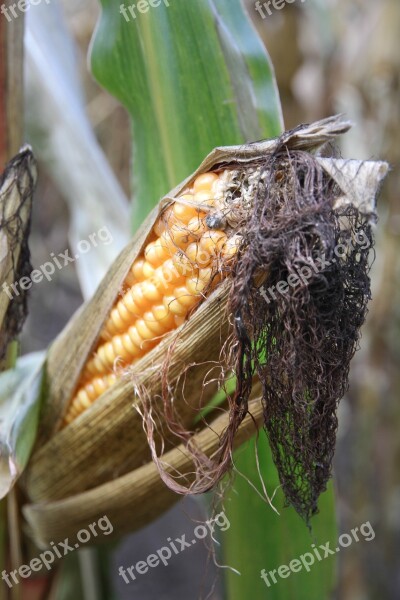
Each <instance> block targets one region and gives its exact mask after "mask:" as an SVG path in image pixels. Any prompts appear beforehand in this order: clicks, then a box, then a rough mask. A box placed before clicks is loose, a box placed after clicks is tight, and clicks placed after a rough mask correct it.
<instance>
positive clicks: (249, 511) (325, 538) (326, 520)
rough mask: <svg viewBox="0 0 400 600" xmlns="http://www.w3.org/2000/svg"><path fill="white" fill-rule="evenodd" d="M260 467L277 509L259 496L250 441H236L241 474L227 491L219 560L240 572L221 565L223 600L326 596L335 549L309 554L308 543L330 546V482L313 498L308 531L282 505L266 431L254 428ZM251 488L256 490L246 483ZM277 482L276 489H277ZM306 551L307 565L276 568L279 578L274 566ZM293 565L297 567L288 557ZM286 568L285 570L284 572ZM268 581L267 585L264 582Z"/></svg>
mask: <svg viewBox="0 0 400 600" xmlns="http://www.w3.org/2000/svg"><path fill="white" fill-rule="evenodd" d="M257 451H258V458H259V465H260V472H261V473H262V476H263V480H264V482H265V486H266V489H267V492H268V495H269V497H270V498H272V497H273V495H274V492H275V490H277V491H276V495H275V496H274V497H273V501H272V502H273V505H274V507H275V508H277V510H278V511H279V513H280V514H279V515H278V514H277V513H276V512H275V511H274V510H273V509H272V508H271V506H270V505H269V504H268V503H266V500H265V499H263V498H262V497H260V495H261V496H263V491H262V486H261V484H260V478H259V475H258V473H257V467H256V444H255V440H254V439H253V440H252V441H251V442H249V443H247V444H246V445H244V446H242V447H241V448H240V449H239V450H238V451H237V452H236V453H235V457H234V461H235V467H236V469H237V470H238V472H239V473H240V474H242V476H241V475H239V474H238V475H237V476H236V478H235V482H234V486H233V489H232V490H231V492H230V493H229V495H228V496H227V498H226V500H225V503H224V506H225V513H226V515H227V517H228V519H229V521H230V523H231V526H230V528H229V529H228V530H227V531H226V532H225V535H224V547H223V550H224V564H225V565H229V566H230V567H232V568H234V569H236V570H237V571H239V573H240V575H237V574H236V573H233V572H232V571H227V576H226V582H227V589H228V598H229V600H242V599H243V598H252V599H258V598H268V600H322V599H323V598H329V597H330V594H331V592H332V591H333V587H334V579H335V564H336V562H335V561H336V557H335V555H330V556H329V557H328V558H323V557H324V552H323V551H322V550H320V556H321V558H322V560H319V559H318V557H317V555H316V554H314V548H313V547H312V544H315V546H316V549H317V550H318V545H319V544H324V545H325V544H326V543H327V542H329V543H330V548H332V549H335V548H336V543H337V527H336V519H335V510H334V495H333V489H332V487H333V486H332V485H330V486H329V489H328V491H327V492H325V493H324V494H323V495H322V496H321V497H320V501H319V509H320V513H319V514H318V515H316V516H315V517H314V518H313V519H312V521H311V532H310V531H309V530H308V529H307V527H306V526H305V524H304V521H303V520H302V519H301V518H300V517H299V516H298V514H297V513H296V512H295V510H294V509H293V508H291V507H285V506H284V498H283V493H282V491H281V489H280V488H279V478H278V474H277V471H276V468H275V466H274V464H273V461H272V456H271V451H270V449H269V445H268V440H267V436H266V434H265V433H264V432H263V431H262V432H260V435H259V439H258V442H257ZM246 478H248V479H249V480H250V481H251V483H252V484H253V485H254V486H255V487H256V488H257V490H258V492H259V493H260V495H258V494H257V493H256V492H255V490H254V488H253V487H251V485H250V483H249V482H248V481H247V480H246ZM277 488H279V489H277ZM305 553H311V554H310V555H309V556H308V557H306V558H305V559H304V560H305V562H307V561H309V562H310V563H311V562H312V560H314V563H313V564H311V565H310V566H309V570H308V571H307V570H306V568H305V567H304V566H303V563H301V562H300V564H301V570H299V571H298V572H291V571H289V570H285V569H282V572H283V573H284V575H286V576H285V577H284V578H281V577H279V575H278V574H277V572H276V570H277V569H278V568H279V567H280V566H282V565H289V563H290V562H291V561H293V560H295V559H297V560H299V559H300V557H301V555H304V554H305ZM293 566H294V569H295V570H296V569H299V565H298V564H297V563H293ZM262 569H265V571H266V572H267V574H268V573H269V572H270V571H274V570H275V573H274V574H273V576H271V575H267V583H266V582H265V581H264V580H263V579H262V578H261V570H262ZM287 573H289V575H288V576H287ZM273 577H275V579H276V583H274V580H273ZM268 584H269V585H268Z"/></svg>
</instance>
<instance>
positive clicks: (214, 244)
mask: <svg viewBox="0 0 400 600" xmlns="http://www.w3.org/2000/svg"><path fill="white" fill-rule="evenodd" d="M227 239H228V238H227V235H226V234H225V233H224V232H223V231H220V230H218V229H215V230H211V231H206V232H205V234H204V235H203V236H202V238H201V240H200V248H201V250H204V252H207V253H208V254H209V255H210V256H215V255H216V254H218V253H219V252H220V251H221V249H222V247H223V246H224V244H226V242H227Z"/></svg>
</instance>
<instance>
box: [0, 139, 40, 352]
mask: <svg viewBox="0 0 400 600" xmlns="http://www.w3.org/2000/svg"><path fill="white" fill-rule="evenodd" d="M35 184H36V165H35V161H34V158H33V155H32V152H31V149H30V148H29V147H25V148H23V149H22V150H21V151H20V152H19V154H17V155H16V156H15V157H14V158H13V159H12V160H11V161H10V162H9V163H8V164H7V165H6V168H5V170H4V172H3V174H2V176H1V180H0V286H1V290H0V359H1V358H3V357H4V354H5V351H6V349H7V346H8V344H9V342H10V341H12V340H13V339H14V338H15V337H16V336H17V335H18V334H19V332H20V331H21V328H22V325H23V324H24V321H25V318H26V315H27V311H28V309H27V291H26V290H24V289H22V288H20V287H17V288H16V291H14V290H13V289H12V288H11V287H10V286H11V285H12V284H13V283H15V282H18V281H19V280H20V279H21V277H24V276H25V275H29V274H30V272H31V271H32V267H31V264H30V254H29V247H28V236H29V230H30V221H31V211H32V197H33V191H34V188H35Z"/></svg>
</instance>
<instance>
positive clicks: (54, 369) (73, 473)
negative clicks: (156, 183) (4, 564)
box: [24, 117, 388, 545]
mask: <svg viewBox="0 0 400 600" xmlns="http://www.w3.org/2000/svg"><path fill="white" fill-rule="evenodd" d="M349 127H350V124H349V123H348V122H346V121H344V120H343V119H342V118H341V117H332V118H330V119H326V120H324V121H320V122H318V123H315V124H313V125H309V126H301V127H299V128H297V129H296V130H293V131H291V132H288V133H286V134H284V136H283V137H281V138H280V139H279V140H267V141H264V142H257V143H254V144H247V145H243V146H233V147H223V148H216V149H215V150H213V151H212V152H211V153H210V155H209V156H207V158H206V159H205V160H204V162H203V163H202V164H201V165H200V167H199V168H198V169H197V170H196V172H195V173H193V174H192V175H191V176H190V177H188V178H187V179H186V180H185V181H184V182H182V183H181V184H180V185H179V186H177V187H176V188H175V189H174V190H172V191H171V192H170V193H169V194H168V195H167V196H166V197H165V198H163V199H162V200H161V201H160V203H159V205H158V206H157V207H156V208H155V209H154V210H153V211H152V213H151V214H150V215H149V217H148V219H147V220H146V222H145V223H144V224H143V226H142V228H141V230H140V231H139V232H138V234H137V236H136V237H135V238H134V240H132V242H131V243H130V244H129V245H128V246H127V248H126V249H125V250H124V251H123V252H122V253H121V255H120V256H119V258H118V259H117V260H116V262H115V263H114V265H113V266H112V268H111V269H110V271H109V273H108V274H107V275H106V277H105V278H104V280H103V282H102V284H101V285H100V287H99V289H98V291H97V292H96V294H95V295H94V297H93V299H92V300H91V301H90V302H88V303H87V304H86V305H85V306H83V307H82V308H81V309H80V310H79V311H78V313H77V314H76V315H75V317H74V318H73V319H72V321H71V322H70V323H69V325H68V326H67V328H66V329H65V330H64V331H63V332H62V333H61V335H60V336H59V337H58V338H57V340H56V341H55V342H54V344H53V345H52V347H51V348H50V350H49V354H48V359H47V363H46V369H45V382H46V386H47V393H46V397H47V403H46V406H45V411H44V414H43V422H42V431H41V435H40V437H39V442H38V444H37V449H36V452H35V453H34V455H33V457H32V460H31V463H30V465H29V468H28V470H27V472H26V475H25V477H24V486H25V489H26V492H27V495H28V497H29V499H30V501H31V504H29V505H27V506H26V507H25V509H24V513H25V515H26V517H27V519H28V521H29V524H30V528H31V531H32V532H33V535H34V539H35V540H36V541H37V542H38V543H39V542H40V544H41V545H43V544H46V543H49V541H50V540H54V536H55V532H57V535H58V534H60V535H61V533H62V535H64V536H65V535H68V533H71V534H72V533H73V532H74V531H76V530H77V529H79V527H80V526H83V522H85V523H86V524H87V523H89V522H92V521H93V520H94V519H95V518H96V517H99V516H102V515H103V514H107V515H108V516H109V517H110V515H113V517H114V519H115V525H116V527H115V531H116V532H117V533H118V532H120V533H122V532H126V531H129V530H133V529H135V528H137V527H139V526H141V525H143V524H144V523H145V522H148V521H149V520H151V519H152V518H155V517H156V516H157V515H158V514H160V512H162V510H165V509H166V508H167V507H168V506H169V505H170V503H171V501H172V499H177V498H178V496H177V494H173V493H172V492H171V491H169V490H167V489H166V487H165V484H164V483H163V482H162V480H161V478H160V477H159V475H157V473H158V472H156V470H155V466H154V465H153V464H152V463H151V462H150V451H149V446H148V443H147V439H146V436H145V434H144V432H143V425H142V417H141V414H140V403H141V391H142V390H145V392H146V395H147V396H148V397H150V398H151V399H152V402H153V404H155V405H157V403H159V404H160V398H161V391H162V390H161V388H162V378H161V376H160V373H162V369H163V364H164V361H165V357H166V354H167V353H168V350H169V349H170V348H171V346H174V351H173V353H172V354H171V356H170V361H169V366H168V383H169V385H170V386H171V387H172V388H174V386H175V391H174V397H175V399H176V401H175V409H176V410H177V412H178V414H179V417H180V419H181V421H182V423H183V424H184V425H185V426H186V427H189V428H190V427H191V426H192V424H193V422H194V419H195V417H196V415H197V413H198V410H199V409H200V408H201V407H202V406H205V405H206V404H207V403H208V401H209V400H210V398H211V397H212V396H213V394H214V393H215V391H216V385H217V384H216V383H215V381H214V383H213V382H212V380H213V379H214V380H215V379H218V378H221V376H222V375H223V365H220V353H221V347H222V345H223V344H224V343H225V342H226V341H227V340H228V337H229V333H230V323H229V314H228V312H227V309H226V303H227V297H228V292H229V288H230V283H229V281H225V282H223V283H222V284H221V285H220V286H219V287H218V288H217V289H216V290H215V291H214V292H213V293H212V294H211V295H210V297H209V298H208V299H207V300H206V301H205V302H204V303H203V304H202V305H201V306H200V307H199V308H198V309H197V310H196V311H195V313H194V314H193V315H192V316H191V317H190V319H189V320H188V322H187V323H185V324H184V325H183V326H181V327H180V328H179V329H178V330H176V331H174V332H172V333H170V334H169V335H167V336H166V337H165V338H164V339H163V340H162V341H161V342H160V343H159V345H158V346H157V347H156V348H154V349H153V350H152V351H151V352H149V353H148V354H147V355H146V356H144V357H143V358H142V359H140V360H139V361H137V362H136V363H135V365H134V366H133V367H132V368H131V369H130V372H129V373H127V375H126V377H124V378H122V379H121V380H120V381H118V382H117V383H116V384H115V385H114V386H112V387H111V388H110V389H109V390H108V391H107V392H105V393H104V394H103V395H102V396H101V397H100V398H99V399H98V400H97V401H96V402H95V403H94V404H93V405H92V406H91V407H90V408H89V409H88V410H86V411H85V412H83V413H82V415H80V416H79V417H78V418H77V419H76V420H75V421H74V422H73V423H72V424H71V425H69V426H68V427H66V428H65V429H63V430H61V431H57V429H58V426H59V424H60V422H61V420H62V417H63V414H64V413H65V409H66V406H67V403H68V402H69V400H70V398H71V395H72V393H73V391H74V389H75V387H76V384H77V382H78V379H79V375H80V372H81V370H82V368H83V366H84V365H85V363H86V361H87V359H88V357H89V356H90V353H91V352H92V349H93V347H94V345H95V343H96V340H97V337H98V335H99V332H100V330H101V328H102V326H103V324H104V323H105V321H106V319H107V317H108V314H109V312H110V310H111V308H112V306H113V304H114V301H115V299H116V296H117V293H118V290H119V289H120V286H121V284H122V282H123V280H124V278H125V276H126V275H127V273H128V271H129V269H130V266H131V265H132V263H133V262H134V260H135V259H136V257H137V256H138V255H139V254H140V252H141V251H142V249H143V247H144V245H145V244H146V240H147V238H148V236H149V233H150V232H151V230H152V227H153V224H154V222H155V220H156V218H157V217H158V215H159V213H160V211H161V210H162V209H163V208H164V207H165V205H166V204H168V203H169V202H171V201H172V200H173V199H174V198H175V197H176V196H178V195H179V194H180V193H181V192H182V191H183V190H184V189H185V188H186V187H187V186H188V184H189V183H190V182H191V181H192V180H193V179H194V178H195V177H196V176H197V175H199V174H200V173H203V172H206V171H209V170H212V169H216V168H222V167H224V166H227V165H229V166H234V165H246V164H248V165H252V164H254V163H260V162H262V160H263V158H265V157H266V156H267V155H268V154H269V153H272V152H273V151H274V150H275V149H276V148H277V147H278V146H279V145H280V144H282V142H284V143H285V144H286V145H287V147H288V148H291V149H301V150H306V151H310V152H313V151H315V150H317V149H318V148H319V147H320V146H321V145H323V144H325V143H326V142H329V141H331V140H333V139H334V138H335V136H337V135H339V134H341V133H344V132H345V131H347V130H348V129H349ZM319 160H320V161H321V165H322V166H323V168H324V169H325V170H326V171H327V172H328V173H329V174H330V175H331V176H332V177H333V178H334V179H335V180H336V181H337V183H338V185H339V187H340V188H341V190H342V192H343V196H342V197H341V198H340V201H348V202H353V203H355V202H357V203H360V202H361V201H362V202H363V210H364V212H366V213H367V214H371V215H373V214H374V213H375V197H376V193H377V190H378V187H379V185H380V182H381V180H382V179H383V177H384V175H385V174H386V172H387V168H388V167H387V165H386V164H385V163H374V162H359V161H347V162H345V163H344V164H343V163H341V162H340V161H337V160H335V159H326V158H321V159H319ZM354 173H356V175H354ZM367 186H368V187H367ZM189 365H190V368H189V370H188V371H186V373H185V377H184V380H185V381H184V387H183V383H182V377H181V376H182V373H183V372H184V371H185V369H187V367H188V366H189ZM210 365H213V366H216V368H217V369H218V368H219V369H220V373H219V377H213V378H210V383H209V384H208V385H204V382H205V377H206V374H207V373H208V372H209V371H210ZM219 365H220V366H219ZM177 382H178V383H177ZM188 399H189V401H188ZM135 406H136V407H137V408H139V410H135ZM257 414H258V413H257ZM220 425H221V423H219V425H218V426H217V425H216V424H213V427H212V429H213V428H214V427H216V428H217V430H218V427H220ZM203 427H204V425H203ZM222 430H223V429H221V431H222ZM253 432H254V428H253V429H252V428H250V429H249V427H246V425H245V426H244V429H243V433H242V434H241V438H240V439H241V441H243V439H244V438H245V437H246V436H250V435H252V434H253ZM197 435H198V436H199V441H200V443H201V444H202V446H200V447H204V448H205V449H207V450H208V451H212V450H213V448H214V446H213V443H212V442H211V441H210V440H211V439H214V443H216V438H215V436H214V437H213V436H212V434H211V433H210V430H209V429H207V428H206V429H204V431H201V432H200V433H198V434H197ZM208 436H211V438H209V437H208ZM165 442H166V447H165V451H166V452H167V453H168V454H167V456H168V459H167V462H168V464H169V465H171V468H173V469H174V468H176V469H180V470H182V467H184V466H185V465H186V466H188V463H187V462H186V463H185V460H186V461H189V460H190V459H189V458H188V457H186V459H182V452H183V456H184V455H185V453H184V449H183V448H175V449H171V445H174V444H176V441H174V440H173V439H168V436H167V438H166V439H165ZM182 460H183V463H182ZM147 477H148V486H147V484H146V478H147ZM126 486H127V487H126ZM147 498H149V499H151V502H149V503H146V504H148V506H146V508H145V509H143V507H142V503H143V500H146V499H147ZM155 498H157V501H155V500H154V499H155ZM60 521H63V524H62V525H61V524H59V525H57V523H59V522H60Z"/></svg>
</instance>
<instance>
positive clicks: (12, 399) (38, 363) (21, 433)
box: [0, 352, 45, 498]
mask: <svg viewBox="0 0 400 600" xmlns="http://www.w3.org/2000/svg"><path fill="white" fill-rule="evenodd" d="M44 360H45V355H44V353H43V352H36V353H34V354H28V355H26V356H23V357H22V358H20V359H18V361H17V364H16V367H15V368H14V369H9V370H8V371H4V372H3V373H1V374H0V449H1V452H0V498H3V497H4V496H5V495H6V494H7V493H8V492H9V490H10V488H11V487H12V486H13V484H14V483H15V481H16V480H17V479H18V477H19V476H20V474H21V473H22V471H23V470H24V468H25V466H26V464H27V462H28V460H29V456H30V453H31V450H32V448H33V444H34V442H35V438H36V431H37V426H38V419H39V410H40V399H41V394H40V389H41V383H42V366H43V363H44Z"/></svg>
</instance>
